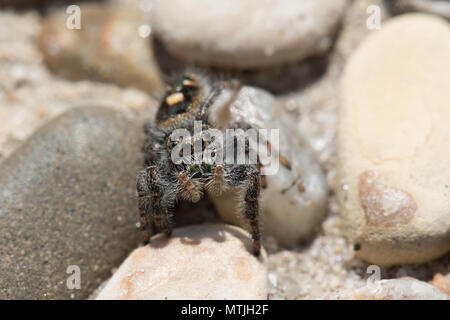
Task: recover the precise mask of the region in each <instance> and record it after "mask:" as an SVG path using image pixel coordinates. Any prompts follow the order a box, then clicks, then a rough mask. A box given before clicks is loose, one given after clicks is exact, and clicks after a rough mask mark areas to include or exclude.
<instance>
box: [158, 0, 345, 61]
mask: <svg viewBox="0 0 450 320" xmlns="http://www.w3.org/2000/svg"><path fill="white" fill-rule="evenodd" d="M346 4H347V0H302V1H298V0H278V1H270V0H245V1H242V0H227V1H211V0H172V1H166V0H156V1H154V2H153V8H152V10H151V23H152V27H153V29H154V31H155V33H156V34H157V35H158V37H159V38H160V39H161V40H162V42H163V43H164V45H165V47H166V48H167V50H168V51H169V52H170V53H171V54H172V55H174V56H176V57H178V58H180V59H182V60H185V61H187V62H190V63H197V64H203V65H216V66H223V67H241V68H255V67H261V66H270V65H276V64H280V63H285V62H292V61H297V60H301V59H303V58H306V57H308V56H311V55H316V54H321V53H323V52H325V51H326V50H327V49H329V47H330V46H331V44H332V37H333V34H334V32H335V31H336V30H337V26H338V24H339V21H340V19H341V16H342V14H343V12H344V10H345V8H346Z"/></svg>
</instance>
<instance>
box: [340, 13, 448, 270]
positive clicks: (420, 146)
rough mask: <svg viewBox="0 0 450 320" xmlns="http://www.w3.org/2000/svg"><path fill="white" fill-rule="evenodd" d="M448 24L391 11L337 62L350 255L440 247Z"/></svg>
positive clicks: (444, 225)
mask: <svg viewBox="0 0 450 320" xmlns="http://www.w3.org/2000/svg"><path fill="white" fill-rule="evenodd" d="M449 56H450V26H449V24H448V22H446V21H445V20H441V19H439V18H436V17H432V16H429V15H425V14H408V15H403V16H400V17H397V18H394V19H392V20H390V21H388V22H386V23H385V24H383V27H382V29H381V30H380V31H377V32H374V33H372V34H371V35H370V36H369V37H368V38H366V39H365V41H364V42H363V43H362V45H361V46H360V47H359V48H358V49H357V50H356V51H355V52H354V53H353V54H352V56H351V57H350V59H349V62H348V64H347V66H346V68H345V71H344V74H343V78H342V83H341V84H342V87H341V97H342V99H341V105H340V111H339V116H340V124H339V128H338V176H339V182H340V184H341V185H342V186H347V187H346V188H338V190H337V191H338V196H339V201H340V204H341V210H342V215H343V218H344V223H343V228H344V234H346V235H347V236H348V237H349V238H350V239H351V241H352V242H353V243H354V244H357V247H358V249H359V250H358V251H357V252H356V254H357V256H358V257H359V258H362V259H364V260H366V261H368V262H370V263H375V264H379V265H383V266H389V265H397V264H408V263H422V262H426V261H429V260H432V259H435V258H437V257H439V256H442V255H444V254H445V253H446V252H448V251H449V250H450V219H449V211H450V188H449V187H448V185H449V181H450V169H449V167H448V165H447V164H448V159H449V158H450V151H449V149H448V141H449V140H450V131H449V130H448V123H449V121H450V108H449V105H448V101H449V99H450V95H449V90H448V88H450V60H449V59H448V57H449Z"/></svg>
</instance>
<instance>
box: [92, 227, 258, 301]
mask: <svg viewBox="0 0 450 320" xmlns="http://www.w3.org/2000/svg"><path fill="white" fill-rule="evenodd" d="M264 256H265V252H264V251H263V257H264ZM260 259H263V258H260ZM97 299H98V300H109V299H124V300H125V299H139V300H144V299H267V275H266V270H265V267H264V265H263V263H262V262H261V261H260V260H258V259H257V258H255V257H254V256H253V255H252V254H251V240H250V238H249V236H248V235H247V234H246V233H245V232H244V231H243V230H241V229H239V228H237V227H232V226H227V225H218V224H204V225H193V226H188V227H183V228H179V229H174V232H173V236H172V237H171V238H170V239H169V240H168V239H167V238H166V237H165V236H163V235H161V234H160V235H157V236H155V237H153V238H152V241H151V243H150V244H149V245H147V246H145V247H140V248H138V249H136V250H135V251H134V252H133V253H132V254H131V255H130V256H129V257H128V258H127V259H126V260H125V261H124V262H123V264H122V265H121V266H120V268H119V269H118V270H117V271H116V272H115V273H114V275H113V277H112V278H111V279H110V280H109V282H108V283H107V284H106V286H105V287H104V289H103V290H102V291H101V292H100V293H99V295H98V296H97Z"/></svg>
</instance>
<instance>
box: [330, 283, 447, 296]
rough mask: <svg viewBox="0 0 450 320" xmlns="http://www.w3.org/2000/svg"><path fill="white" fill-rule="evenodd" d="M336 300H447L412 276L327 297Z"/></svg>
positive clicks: (434, 289) (433, 288) (371, 284)
mask: <svg viewBox="0 0 450 320" xmlns="http://www.w3.org/2000/svg"><path fill="white" fill-rule="evenodd" d="M327 298H329V299H337V300H448V299H449V298H450V297H449V296H447V295H446V294H445V293H442V292H441V291H439V289H437V288H436V287H434V286H432V285H430V284H428V283H426V282H423V281H419V280H416V279H414V278H409V277H407V278H406V277H405V278H400V279H390V280H380V281H375V282H373V283H368V284H367V285H366V286H364V287H362V288H359V289H348V290H343V291H341V292H338V293H335V294H332V295H330V296H329V297H327Z"/></svg>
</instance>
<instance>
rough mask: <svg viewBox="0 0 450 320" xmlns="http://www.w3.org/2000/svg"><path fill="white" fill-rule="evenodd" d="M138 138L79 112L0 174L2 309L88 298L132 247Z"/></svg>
mask: <svg viewBox="0 0 450 320" xmlns="http://www.w3.org/2000/svg"><path fill="white" fill-rule="evenodd" d="M141 132H142V130H141V126H140V123H139V121H134V122H132V121H130V120H129V119H127V118H126V117H125V116H124V115H123V114H121V113H119V112H117V111H113V110H110V109H105V108H88V107H85V108H77V109H73V110H71V111H69V112H67V113H65V114H63V115H62V116H60V117H59V118H57V119H55V120H53V121H52V122H50V123H48V124H47V125H46V126H44V127H43V128H41V129H40V130H39V131H38V132H36V133H35V134H34V136H32V137H31V138H30V139H29V140H28V141H27V142H25V144H24V145H23V146H22V147H20V148H19V149H18V150H17V151H16V152H15V153H14V154H12V155H11V156H10V157H9V158H7V159H5V160H4V161H3V163H1V164H0V186H1V187H0V188H1V189H0V270H1V272H0V299H69V298H72V299H73V298H75V299H80V298H86V297H87V296H88V295H89V294H90V293H91V292H92V291H93V290H94V289H95V288H96V287H97V286H98V285H99V284H100V283H101V282H102V281H103V280H105V279H106V278H108V277H109V276H110V271H111V269H112V268H113V267H114V266H117V265H118V264H120V262H122V260H123V259H124V258H125V257H126V256H127V255H128V253H129V252H130V251H131V250H132V249H133V248H135V247H136V246H137V244H138V242H139V240H140V234H139V232H138V230H136V223H137V221H138V213H137V211H136V210H137V209H136V208H137V204H136V194H135V177H136V172H137V170H138V169H139V167H140V165H141V162H142V159H141V154H140V146H141V142H142V133H141ZM69 266H77V267H71V268H72V269H71V268H69ZM78 267H79V270H80V288H79V289H70V288H68V285H67V284H71V285H72V286H73V285H75V286H76V285H77V282H76V281H74V276H76V273H77V272H76V271H77V268H78ZM74 270H75V271H74ZM68 271H70V273H67V272H68Z"/></svg>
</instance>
